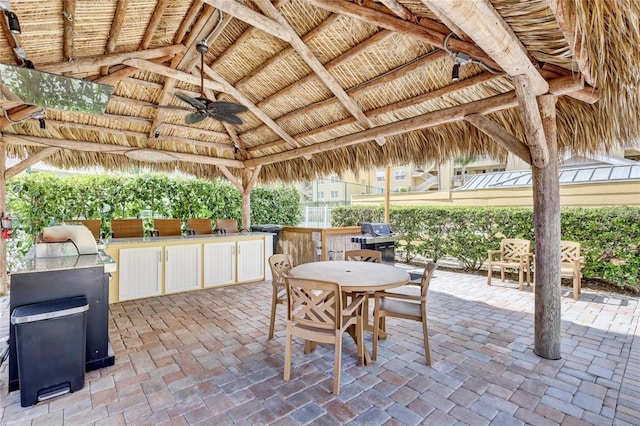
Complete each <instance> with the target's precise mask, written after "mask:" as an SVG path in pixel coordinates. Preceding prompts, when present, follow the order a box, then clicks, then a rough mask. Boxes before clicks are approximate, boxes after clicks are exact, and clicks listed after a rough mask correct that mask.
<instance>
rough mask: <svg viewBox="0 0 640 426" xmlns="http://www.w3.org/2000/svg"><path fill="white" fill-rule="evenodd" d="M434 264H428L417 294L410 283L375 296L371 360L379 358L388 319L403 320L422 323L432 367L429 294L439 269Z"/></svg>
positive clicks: (379, 292)
mask: <svg viewBox="0 0 640 426" xmlns="http://www.w3.org/2000/svg"><path fill="white" fill-rule="evenodd" d="M437 267H438V266H437V265H436V264H435V263H433V262H429V263H427V265H426V266H425V268H424V272H423V273H422V278H421V279H420V284H419V288H418V290H419V291H417V292H415V291H411V290H412V289H411V287H412V286H413V287H415V285H414V284H413V283H411V282H410V283H409V284H407V285H406V286H404V287H403V288H400V289H393V290H387V291H377V292H375V294H374V298H375V305H374V308H373V353H372V355H371V358H372V359H373V360H375V359H376V358H377V357H378V338H379V337H380V331H381V330H386V324H385V323H386V321H385V319H386V317H394V318H403V319H408V320H413V321H419V322H422V334H423V336H424V352H425V356H426V359H427V365H431V351H430V349H429V331H428V328H427V292H428V290H429V283H430V282H431V278H432V277H433V272H434V271H435V270H436V269H437Z"/></svg>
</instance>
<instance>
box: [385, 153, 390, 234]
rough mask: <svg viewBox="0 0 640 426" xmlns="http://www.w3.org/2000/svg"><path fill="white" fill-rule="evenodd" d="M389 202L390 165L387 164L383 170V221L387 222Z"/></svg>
mask: <svg viewBox="0 0 640 426" xmlns="http://www.w3.org/2000/svg"><path fill="white" fill-rule="evenodd" d="M390 203H391V167H389V166H387V168H386V169H385V171H384V221H385V222H386V223H389V218H390V214H389V210H390V205H391V204H390Z"/></svg>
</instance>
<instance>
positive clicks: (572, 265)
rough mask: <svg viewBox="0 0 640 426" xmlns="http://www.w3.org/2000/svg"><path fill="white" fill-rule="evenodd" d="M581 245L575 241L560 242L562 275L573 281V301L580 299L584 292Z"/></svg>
mask: <svg viewBox="0 0 640 426" xmlns="http://www.w3.org/2000/svg"><path fill="white" fill-rule="evenodd" d="M583 262H584V257H582V256H580V243H577V242H575V241H560V275H561V276H568V277H571V278H572V279H573V299H574V300H578V299H579V298H580V292H581V290H582V263H583Z"/></svg>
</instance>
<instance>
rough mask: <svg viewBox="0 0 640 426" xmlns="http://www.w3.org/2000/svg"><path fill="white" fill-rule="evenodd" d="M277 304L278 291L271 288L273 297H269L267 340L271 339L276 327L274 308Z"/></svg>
mask: <svg viewBox="0 0 640 426" xmlns="http://www.w3.org/2000/svg"><path fill="white" fill-rule="evenodd" d="M277 304H278V289H277V287H276V286H273V296H272V297H271V320H270V322H269V340H271V339H273V331H274V330H273V329H274V327H275V325H276V306H277Z"/></svg>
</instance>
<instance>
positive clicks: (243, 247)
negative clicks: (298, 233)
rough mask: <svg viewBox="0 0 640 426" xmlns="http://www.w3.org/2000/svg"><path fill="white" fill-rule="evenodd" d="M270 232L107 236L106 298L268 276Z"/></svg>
mask: <svg viewBox="0 0 640 426" xmlns="http://www.w3.org/2000/svg"><path fill="white" fill-rule="evenodd" d="M272 238H273V234H272V233H266V232H248V233H235V234H225V235H217V234H215V235H214V234H211V235H189V236H172V237H162V236H160V237H144V238H112V239H110V240H108V241H107V247H106V252H107V254H109V255H110V256H111V257H112V258H113V259H114V261H115V262H116V263H117V264H118V272H117V273H116V274H113V275H112V279H111V284H110V286H109V303H115V302H121V301H124V300H133V299H139V298H144V297H151V296H160V295H164V294H171V293H180V292H184V291H192V290H199V289H203V288H209V287H216V286H222V285H231V284H239V283H248V282H259V281H263V280H265V279H270V274H269V271H268V268H265V265H266V264H267V260H268V258H269V256H271V255H272V254H273V253H272V251H273V248H272V247H273V244H272V241H273V240H272Z"/></svg>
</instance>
